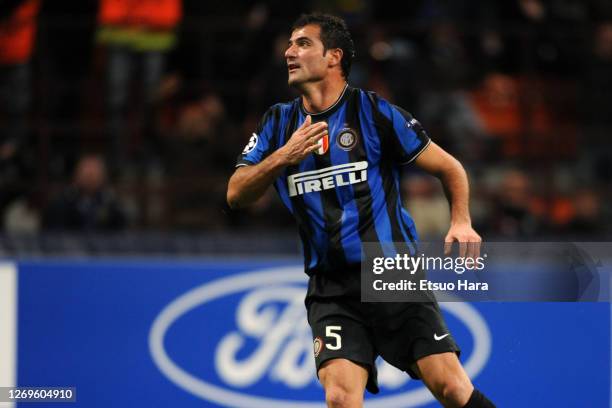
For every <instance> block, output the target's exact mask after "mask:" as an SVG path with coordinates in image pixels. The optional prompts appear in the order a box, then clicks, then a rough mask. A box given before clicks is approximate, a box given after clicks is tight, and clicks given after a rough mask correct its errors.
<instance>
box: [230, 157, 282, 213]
mask: <svg viewBox="0 0 612 408" xmlns="http://www.w3.org/2000/svg"><path fill="white" fill-rule="evenodd" d="M285 166H287V160H286V158H285V157H284V155H283V154H282V152H281V151H278V150H277V151H276V152H274V153H272V154H271V155H270V156H268V157H267V158H266V159H265V160H263V161H262V162H261V163H258V164H256V165H252V166H243V167H240V168H238V170H236V172H235V173H234V174H233V175H232V177H231V178H230V180H229V183H228V186H227V203H228V205H229V206H230V207H231V208H234V209H235V208H242V207H246V206H248V205H250V204H253V203H254V202H255V201H257V200H258V199H259V198H260V197H261V196H262V195H263V194H264V193H265V192H266V190H267V189H268V187H269V186H270V185H271V184H272V183H273V182H274V180H275V179H276V178H277V177H278V175H279V174H280V173H281V171H282V170H283V169H284V168H285Z"/></svg>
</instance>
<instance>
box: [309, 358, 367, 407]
mask: <svg viewBox="0 0 612 408" xmlns="http://www.w3.org/2000/svg"><path fill="white" fill-rule="evenodd" d="M318 375H319V381H321V384H322V385H323V388H325V391H326V392H328V391H330V390H332V389H338V390H340V391H342V392H345V393H347V394H350V395H354V396H358V397H359V398H363V393H364V391H365V387H366V384H367V382H368V376H369V371H368V369H367V368H366V367H364V366H362V365H360V364H357V363H355V362H353V361H351V360H347V359H345V358H334V359H332V360H327V361H326V362H324V363H323V364H322V365H321V368H320V369H319V372H318Z"/></svg>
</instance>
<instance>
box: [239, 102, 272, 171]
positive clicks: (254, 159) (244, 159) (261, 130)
mask: <svg viewBox="0 0 612 408" xmlns="http://www.w3.org/2000/svg"><path fill="white" fill-rule="evenodd" d="M278 111H279V109H278V106H276V105H275V106H273V107H271V108H270V109H268V111H267V112H266V113H265V114H264V115H263V117H262V118H261V121H260V122H259V125H258V126H257V129H256V130H255V132H253V133H252V134H251V137H250V138H249V140H248V142H247V144H246V145H245V146H244V149H243V150H242V153H240V154H239V155H238V159H237V160H236V167H240V166H250V165H253V164H257V163H259V162H261V161H262V160H264V159H265V158H266V157H268V155H270V153H272V151H273V149H274V148H275V143H274V140H275V138H274V134H275V133H276V132H275V131H276V128H277V123H278V116H279V113H278Z"/></svg>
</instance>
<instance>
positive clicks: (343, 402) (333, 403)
mask: <svg viewBox="0 0 612 408" xmlns="http://www.w3.org/2000/svg"><path fill="white" fill-rule="evenodd" d="M362 399H363V396H362V395H359V394H358V393H357V392H354V391H350V390H348V389H347V388H345V387H342V386H340V385H330V386H328V387H326V388H325V402H327V406H328V407H330V408H353V407H359V406H361V402H362Z"/></svg>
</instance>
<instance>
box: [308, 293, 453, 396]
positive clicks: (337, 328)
mask: <svg viewBox="0 0 612 408" xmlns="http://www.w3.org/2000/svg"><path fill="white" fill-rule="evenodd" d="M308 323H309V324H310V327H311V328H312V337H313V342H314V356H315V362H316V366H317V375H318V372H319V369H320V368H321V365H322V364H323V363H324V362H325V361H327V360H331V359H334V358H345V359H348V360H351V361H353V362H355V363H357V364H360V365H362V366H364V367H365V368H366V369H367V370H368V372H369V377H368V383H367V386H366V389H367V390H368V391H370V392H371V393H373V394H376V393H378V381H377V371H376V365H375V360H376V358H377V357H378V356H379V355H380V356H381V357H382V358H383V359H384V360H385V361H387V362H388V363H389V364H391V365H393V366H395V367H397V368H398V369H400V370H402V371H406V372H407V373H408V374H409V375H410V376H411V377H412V378H415V379H418V378H419V377H418V375H417V373H415V372H414V371H413V370H412V368H411V366H412V365H413V364H414V363H416V361H417V360H419V359H420V358H423V357H425V356H428V355H431V354H438V353H444V352H449V351H450V352H455V353H457V355H459V353H460V350H459V347H457V344H456V343H455V341H454V340H453V338H452V335H451V334H450V333H449V331H448V328H447V327H446V324H445V323H444V318H443V317H442V314H441V313H440V309H439V307H438V304H437V303H362V302H360V301H359V299H351V298H330V299H316V300H315V299H311V300H310V301H309V302H308Z"/></svg>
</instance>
